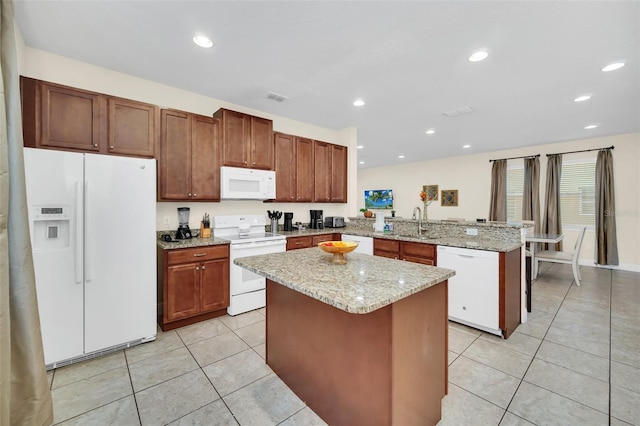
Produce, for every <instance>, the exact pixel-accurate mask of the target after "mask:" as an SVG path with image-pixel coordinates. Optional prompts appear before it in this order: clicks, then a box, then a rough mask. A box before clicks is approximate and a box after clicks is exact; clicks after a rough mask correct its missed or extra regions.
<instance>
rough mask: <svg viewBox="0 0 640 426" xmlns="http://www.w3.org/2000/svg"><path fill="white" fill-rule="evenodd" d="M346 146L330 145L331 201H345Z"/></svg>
mask: <svg viewBox="0 0 640 426" xmlns="http://www.w3.org/2000/svg"><path fill="white" fill-rule="evenodd" d="M347 176H348V175H347V147H346V146H342V145H332V146H331V201H332V202H334V203H346V202H347Z"/></svg>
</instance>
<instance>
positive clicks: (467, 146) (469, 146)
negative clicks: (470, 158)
mask: <svg viewBox="0 0 640 426" xmlns="http://www.w3.org/2000/svg"><path fill="white" fill-rule="evenodd" d="M462 147H463V148H471V145H468V144H467V145H462Z"/></svg>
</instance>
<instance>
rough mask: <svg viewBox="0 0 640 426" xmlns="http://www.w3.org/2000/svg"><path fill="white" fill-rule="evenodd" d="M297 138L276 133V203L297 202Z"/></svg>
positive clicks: (274, 143)
mask: <svg viewBox="0 0 640 426" xmlns="http://www.w3.org/2000/svg"><path fill="white" fill-rule="evenodd" d="M295 144H296V137H295V136H293V135H286V134H284V133H278V132H276V133H274V135H273V145H274V151H275V169H276V199H275V200H276V201H288V202H293V201H296V165H295Z"/></svg>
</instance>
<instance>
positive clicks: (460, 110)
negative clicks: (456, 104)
mask: <svg viewBox="0 0 640 426" xmlns="http://www.w3.org/2000/svg"><path fill="white" fill-rule="evenodd" d="M471 111H473V109H472V108H471V107H470V106H463V107H460V108H458V109H454V110H453V111H446V112H443V114H444V115H446V116H447V117H455V116H457V115H462V114H468V113H470V112H471Z"/></svg>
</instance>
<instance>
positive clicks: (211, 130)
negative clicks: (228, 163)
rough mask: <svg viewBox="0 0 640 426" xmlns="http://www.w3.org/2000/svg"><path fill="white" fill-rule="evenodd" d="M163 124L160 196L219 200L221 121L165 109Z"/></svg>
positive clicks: (168, 198)
mask: <svg viewBox="0 0 640 426" xmlns="http://www.w3.org/2000/svg"><path fill="white" fill-rule="evenodd" d="M161 123H162V126H161V137H160V161H159V164H160V169H159V171H158V180H159V185H158V190H159V196H158V199H160V200H165V201H169V200H184V201H219V200H220V170H219V167H218V165H217V164H218V161H217V145H218V137H219V127H218V121H217V120H214V119H213V118H211V117H206V116H202V115H196V114H191V113H187V112H184V111H176V110H167V109H163V110H162V113H161Z"/></svg>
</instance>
